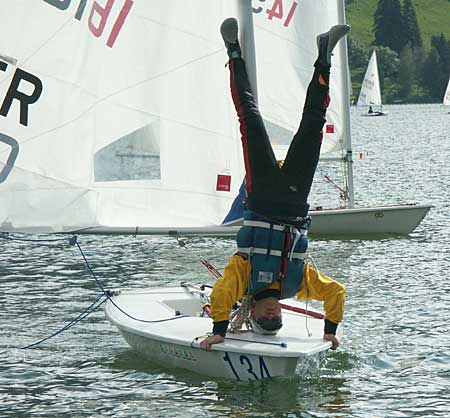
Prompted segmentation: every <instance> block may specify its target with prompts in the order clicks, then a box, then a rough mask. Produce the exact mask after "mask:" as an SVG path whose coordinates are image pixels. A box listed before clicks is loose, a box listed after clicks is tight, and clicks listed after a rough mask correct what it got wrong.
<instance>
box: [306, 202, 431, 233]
mask: <svg viewBox="0 0 450 418" xmlns="http://www.w3.org/2000/svg"><path fill="white" fill-rule="evenodd" d="M430 208H431V206H430V205H416V204H404V205H392V206H367V207H358V208H342V209H320V210H310V212H309V214H310V215H311V218H312V223H311V228H310V233H311V234H314V235H321V236H337V235H341V236H345V235H369V234H373V235H376V234H409V233H411V232H412V231H413V230H414V229H415V228H416V227H417V225H418V224H419V223H420V222H421V221H422V219H423V218H424V217H425V215H426V214H427V213H428V211H429V210H430Z"/></svg>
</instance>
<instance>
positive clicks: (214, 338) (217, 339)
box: [200, 334, 225, 351]
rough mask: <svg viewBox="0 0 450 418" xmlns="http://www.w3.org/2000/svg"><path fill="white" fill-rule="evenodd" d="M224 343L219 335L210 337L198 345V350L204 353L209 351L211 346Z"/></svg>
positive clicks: (223, 339)
mask: <svg viewBox="0 0 450 418" xmlns="http://www.w3.org/2000/svg"><path fill="white" fill-rule="evenodd" d="M224 341H225V338H224V337H222V336H221V335H219V334H215V335H210V336H209V337H207V338H205V339H204V340H203V341H202V342H201V343H200V348H201V349H203V350H206V351H211V346H212V345H213V344H219V343H223V342H224Z"/></svg>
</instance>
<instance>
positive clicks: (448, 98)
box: [443, 79, 450, 114]
mask: <svg viewBox="0 0 450 418" xmlns="http://www.w3.org/2000/svg"><path fill="white" fill-rule="evenodd" d="M443 104H444V106H450V79H449V80H448V84H447V90H445V93H444V100H443ZM448 113H449V114H450V112H448Z"/></svg>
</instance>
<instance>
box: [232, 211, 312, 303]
mask: <svg viewBox="0 0 450 418" xmlns="http://www.w3.org/2000/svg"><path fill="white" fill-rule="evenodd" d="M308 226H309V223H308V222H305V228H301V229H300V230H299V229H297V228H296V227H294V226H292V225H285V224H282V223H278V222H273V221H272V220H269V219H267V218H264V217H262V216H260V215H258V214H257V213H255V212H253V211H249V210H247V211H245V212H244V225H243V226H242V227H241V228H240V230H239V231H238V233H237V237H236V240H237V245H238V252H239V253H241V254H245V255H247V256H248V257H249V258H250V261H251V263H252V272H251V277H250V280H249V285H248V293H250V294H252V295H254V294H256V293H258V292H260V291H261V290H264V289H265V288H267V287H269V286H270V285H271V284H272V283H274V282H275V281H277V280H279V281H280V284H281V298H282V299H284V298H288V297H292V296H294V295H295V294H296V293H297V292H298V291H299V290H300V285H301V283H302V278H303V268H304V260H305V258H306V250H307V249H308V238H307V236H306V233H307V227H308Z"/></svg>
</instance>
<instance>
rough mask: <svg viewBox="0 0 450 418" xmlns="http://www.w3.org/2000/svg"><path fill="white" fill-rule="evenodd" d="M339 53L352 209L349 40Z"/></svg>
mask: <svg viewBox="0 0 450 418" xmlns="http://www.w3.org/2000/svg"><path fill="white" fill-rule="evenodd" d="M338 2H339V23H340V24H345V23H346V22H345V0H338ZM339 53H340V55H341V65H342V71H341V72H340V74H341V77H342V80H341V82H342V88H343V94H342V100H343V103H342V109H345V111H344V115H343V123H344V133H343V142H344V149H345V150H346V154H345V156H344V157H343V160H344V162H345V164H346V169H347V192H348V206H349V207H350V208H352V207H354V206H355V195H354V186H353V157H352V141H351V127H350V96H349V92H350V70H349V66H348V55H347V38H346V37H344V39H342V40H341V41H340V42H339Z"/></svg>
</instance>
